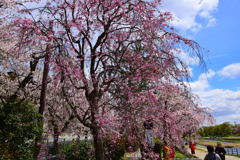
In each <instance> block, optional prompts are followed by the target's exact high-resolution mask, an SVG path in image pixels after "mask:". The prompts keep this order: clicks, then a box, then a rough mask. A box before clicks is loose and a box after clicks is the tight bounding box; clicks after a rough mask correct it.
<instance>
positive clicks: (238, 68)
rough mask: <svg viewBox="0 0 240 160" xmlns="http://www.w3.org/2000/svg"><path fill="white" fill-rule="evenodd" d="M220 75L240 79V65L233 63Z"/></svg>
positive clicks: (220, 72)
mask: <svg viewBox="0 0 240 160" xmlns="http://www.w3.org/2000/svg"><path fill="white" fill-rule="evenodd" d="M219 74H220V75H222V76H224V77H229V78H236V77H240V63H233V64H230V65H228V66H226V67H224V68H223V69H222V70H221V71H219Z"/></svg>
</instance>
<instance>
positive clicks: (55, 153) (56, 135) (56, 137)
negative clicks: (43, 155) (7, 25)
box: [53, 125, 59, 155]
mask: <svg viewBox="0 0 240 160" xmlns="http://www.w3.org/2000/svg"><path fill="white" fill-rule="evenodd" d="M53 130H54V139H53V149H54V153H53V154H54V155H58V139H59V132H58V127H57V126H56V125H55V126H54V129H53Z"/></svg>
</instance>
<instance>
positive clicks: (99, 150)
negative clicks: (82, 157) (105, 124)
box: [92, 127, 104, 160]
mask: <svg viewBox="0 0 240 160" xmlns="http://www.w3.org/2000/svg"><path fill="white" fill-rule="evenodd" d="M92 135H93V143H94V149H95V158H96V160H104V147H103V141H102V138H101V137H100V136H99V129H98V128H97V127H93V129H92Z"/></svg>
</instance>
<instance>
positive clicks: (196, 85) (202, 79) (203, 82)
mask: <svg viewBox="0 0 240 160" xmlns="http://www.w3.org/2000/svg"><path fill="white" fill-rule="evenodd" d="M215 74H216V72H214V71H213V70H209V71H208V72H207V73H203V74H201V75H200V76H199V78H198V80H197V81H195V82H191V83H190V86H191V88H192V90H193V91H194V92H198V91H204V90H206V89H208V88H209V87H210V85H209V82H208V79H209V78H212V77H213V76H215Z"/></svg>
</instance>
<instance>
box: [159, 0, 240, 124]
mask: <svg viewBox="0 0 240 160" xmlns="http://www.w3.org/2000/svg"><path fill="white" fill-rule="evenodd" d="M162 3H163V9H165V10H167V11H170V12H172V13H173V16H174V18H175V19H174V21H173V25H175V27H176V28H177V30H178V31H179V32H180V33H181V34H183V35H184V36H187V37H189V38H191V39H193V40H195V41H197V42H198V43H199V44H200V45H201V46H202V47H203V48H205V52H204V54H205V61H206V64H207V70H206V71H205V72H204V69H202V68H201V67H199V64H198V63H197V62H192V61H191V62H190V63H189V64H190V70H191V71H192V81H191V83H190V86H191V88H192V91H193V92H194V93H195V94H197V95H198V96H199V97H200V100H201V105H202V106H203V107H208V108H210V111H211V113H212V114H213V116H214V117H215V119H216V123H222V122H226V121H229V122H232V123H234V122H237V123H240V29H239V26H240V20H239V17H240V0H163V2H162ZM208 50H209V52H207V51H208ZM184 58H185V59H190V60H192V58H191V57H189V56H186V55H185V56H184ZM187 61H189V60H187Z"/></svg>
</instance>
